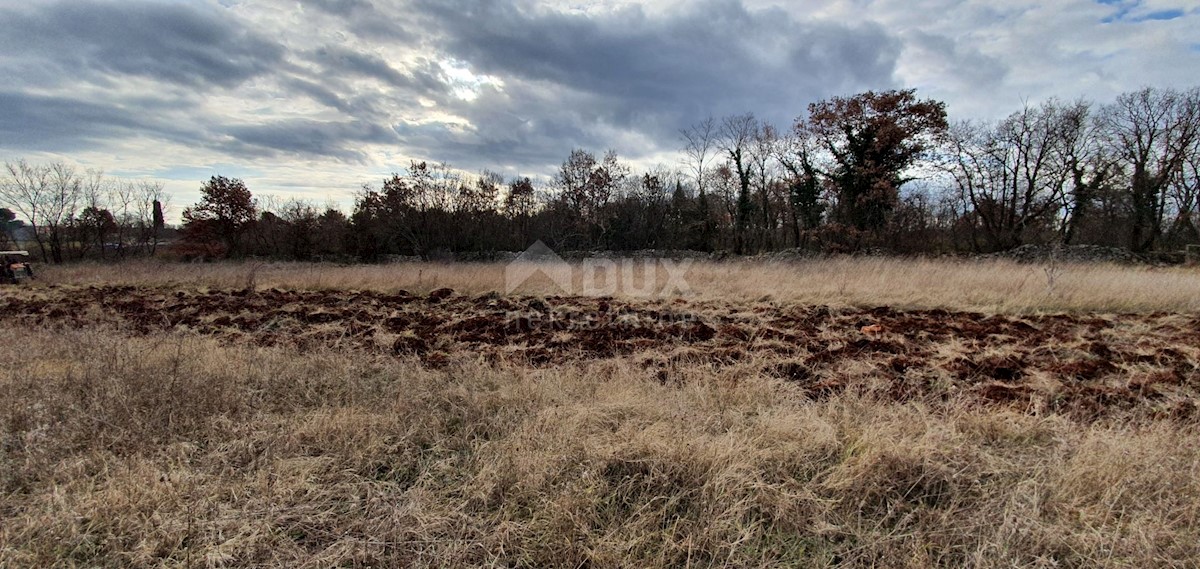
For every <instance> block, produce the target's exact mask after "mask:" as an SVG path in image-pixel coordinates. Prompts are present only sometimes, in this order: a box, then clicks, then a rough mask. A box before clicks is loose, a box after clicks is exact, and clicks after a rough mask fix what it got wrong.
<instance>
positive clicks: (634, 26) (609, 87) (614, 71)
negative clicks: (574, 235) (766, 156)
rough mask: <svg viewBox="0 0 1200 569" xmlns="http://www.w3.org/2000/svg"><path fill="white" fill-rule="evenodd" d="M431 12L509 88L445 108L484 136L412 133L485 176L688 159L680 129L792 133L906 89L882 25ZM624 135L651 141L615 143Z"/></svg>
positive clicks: (472, 64)
mask: <svg viewBox="0 0 1200 569" xmlns="http://www.w3.org/2000/svg"><path fill="white" fill-rule="evenodd" d="M417 11H418V12H419V14H420V16H419V18H421V19H422V21H425V22H427V24H426V27H428V28H429V29H432V30H437V32H436V34H435V36H434V37H433V38H432V39H431V40H430V42H431V44H432V45H434V46H436V47H437V48H438V49H439V50H441V51H443V52H444V53H446V54H447V56H449V57H450V58H452V59H453V60H456V61H459V62H463V63H465V64H466V65H467V66H468V67H469V68H471V69H472V70H473V71H474V72H475V73H481V74H486V75H491V76H496V77H499V78H501V79H502V80H503V82H504V89H503V91H499V90H486V89H485V90H484V91H483V92H482V93H481V94H480V96H479V98H478V99H475V100H472V101H470V102H463V101H455V100H453V99H452V98H451V99H444V100H442V101H441V102H442V104H443V105H444V106H445V107H446V108H449V109H451V110H452V111H453V112H454V113H455V114H457V115H459V116H461V117H464V118H466V119H467V120H468V121H469V122H470V124H471V125H472V126H473V127H474V129H473V130H472V131H471V132H470V136H464V135H463V134H462V133H460V132H456V131H453V130H446V129H440V128H439V127H436V126H430V127H426V128H425V129H423V131H422V132H420V133H419V138H418V139H413V137H414V136H417V133H413V132H403V131H402V132H401V134H402V137H404V138H406V139H408V140H409V141H410V142H416V141H417V140H419V143H418V145H419V146H420V147H425V148H432V149H436V150H440V151H445V152H447V153H449V154H453V155H461V156H463V157H464V158H465V159H467V160H470V161H471V164H472V165H474V164H482V163H486V162H489V161H490V163H491V164H495V165H508V164H512V163H513V161H514V160H522V159H524V160H538V161H539V165H541V166H543V167H544V166H547V165H552V164H553V163H556V162H558V161H561V160H562V159H563V157H564V156H565V154H566V152H567V151H569V149H570V148H571V147H576V146H580V147H586V148H591V149H593V150H600V149H603V148H606V147H618V149H619V150H620V151H621V152H623V153H625V154H627V155H632V156H634V157H636V156H637V155H639V154H647V153H653V152H656V151H663V150H669V149H673V148H675V147H677V145H678V140H677V137H678V131H679V129H681V128H685V127H686V126H688V125H689V124H691V123H693V122H695V121H697V120H700V119H702V118H704V117H705V116H709V115H714V116H723V115H731V114H740V113H744V112H747V111H752V112H755V113H756V114H758V115H759V116H761V117H763V118H765V119H767V120H769V121H771V122H774V123H776V124H778V125H780V126H783V127H787V126H788V125H790V123H791V121H792V120H793V119H794V118H795V117H796V116H798V115H800V114H802V113H803V112H804V110H805V108H806V106H807V104H808V103H809V102H811V101H813V100H816V99H819V98H822V97H827V96H829V95H833V94H843V93H853V92H857V91H860V90H865V89H881V88H888V87H892V86H894V85H895V84H896V80H895V78H894V77H893V72H894V70H895V67H896V62H897V59H898V57H899V54H900V50H901V45H900V43H899V42H898V41H897V40H896V39H895V38H894V37H892V36H891V35H889V34H888V33H886V31H884V30H883V29H882V28H881V27H879V26H876V25H870V24H866V25H856V26H846V25H840V24H834V23H829V22H801V21H799V20H797V19H795V18H793V17H791V16H789V15H788V14H786V13H784V12H782V11H779V10H757V11H755V10H749V9H747V8H746V7H745V6H743V4H742V3H741V2H740V1H738V0H707V1H704V2H700V3H698V4H694V5H691V6H688V7H685V8H681V9H680V10H676V11H673V12H672V13H671V14H670V15H665V16H660V15H649V14H647V13H645V12H643V11H642V10H640V9H638V8H630V9H625V10H622V11H618V12H615V13H610V14H607V15H584V14H579V13H565V12H561V11H556V10H552V9H546V8H539V7H537V6H535V5H533V4H531V3H528V2H499V1H494V0H493V1H484V2H477V1H474V0H458V1H450V2H445V1H437V2H435V1H433V0H421V1H420V2H419V3H418V8H417ZM622 131H624V132H627V133H630V134H636V135H637V136H632V137H631V136H625V137H623V139H622V140H618V139H614V138H613V136H614V134H619V133H620V132H622ZM631 139H638V141H636V142H635V141H633V140H631ZM647 139H649V140H650V141H651V142H647ZM517 153H519V156H516V155H514V154H517Z"/></svg>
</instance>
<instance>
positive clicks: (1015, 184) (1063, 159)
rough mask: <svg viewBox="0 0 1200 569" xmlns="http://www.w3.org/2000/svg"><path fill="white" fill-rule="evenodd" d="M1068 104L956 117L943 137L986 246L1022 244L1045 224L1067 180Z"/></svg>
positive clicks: (1069, 168)
mask: <svg viewBox="0 0 1200 569" xmlns="http://www.w3.org/2000/svg"><path fill="white" fill-rule="evenodd" d="M1074 125H1075V120H1074V117H1073V115H1072V114H1071V113H1070V112H1069V108H1068V107H1065V106H1063V105H1062V104H1060V103H1058V102H1057V101H1049V102H1047V103H1045V104H1043V105H1041V106H1039V107H1030V106H1026V107H1025V108H1024V109H1022V110H1021V111H1018V112H1016V113H1013V114H1012V115H1010V116H1009V117H1008V118H1006V119H1004V120H1002V121H1000V122H999V123H998V124H996V125H994V126H993V125H980V124H969V123H961V124H958V125H956V126H955V128H954V130H953V132H952V133H951V135H950V137H949V141H950V146H951V154H950V172H951V174H952V175H953V177H954V180H955V182H956V185H957V186H958V190H959V192H960V195H961V197H962V199H963V200H964V201H966V202H967V203H968V204H969V205H970V206H971V209H972V211H973V213H974V216H975V218H976V220H977V221H978V223H979V224H980V226H981V227H982V229H983V231H984V233H985V235H986V236H987V239H988V241H989V242H990V244H991V246H992V247H993V248H996V249H1007V248H1011V247H1015V246H1017V245H1020V244H1022V242H1023V241H1024V240H1025V238H1026V237H1027V233H1028V231H1029V230H1030V229H1031V228H1035V227H1041V228H1047V227H1049V226H1050V225H1051V224H1052V223H1053V221H1054V219H1055V215H1056V214H1057V213H1058V210H1059V208H1060V207H1061V205H1062V204H1063V201H1064V196H1065V195H1066V189H1067V187H1068V184H1069V183H1070V181H1071V180H1072V177H1073V174H1074V172H1073V171H1072V165H1073V164H1072V162H1071V159H1070V158H1071V156H1072V153H1071V149H1072V146H1071V144H1069V143H1070V142H1072V141H1073V140H1072V138H1071V137H1070V136H1068V135H1069V134H1072V131H1071V127H1073V126H1074Z"/></svg>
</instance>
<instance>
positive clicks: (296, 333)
mask: <svg viewBox="0 0 1200 569" xmlns="http://www.w3.org/2000/svg"><path fill="white" fill-rule="evenodd" d="M0 310H2V311H3V314H5V315H7V317H8V318H9V319H10V320H11V321H16V322H19V323H23V324H26V325H33V324H36V325H43V326H49V327H52V328H53V327H63V328H87V327H93V328H99V329H105V330H111V331H113V333H123V334H130V335H154V334H161V333H163V332H168V331H170V332H175V333H184V334H199V335H205V336H213V337H216V338H218V339H220V340H221V341H225V342H229V343H236V344H245V343H252V344H256V345H262V346H294V347H297V348H301V349H303V348H311V347H317V346H334V347H340V348H346V349H349V350H351V351H354V350H367V351H374V352H383V353H389V354H394V355H395V356H396V357H399V358H411V359H414V360H419V361H420V362H422V363H423V364H425V365H426V366H429V367H434V368H436V367H441V366H444V365H446V364H448V363H450V362H451V361H453V360H454V359H456V358H478V359H482V360H483V361H485V362H496V363H499V362H511V363H519V364H524V365H531V366H535V367H546V366H554V365H559V364H564V363H570V362H579V361H586V360H598V359H606V358H617V357H629V358H633V360H634V361H636V362H637V363H638V365H641V366H644V367H646V368H650V369H653V370H655V371H654V373H655V375H656V377H657V378H658V379H659V380H660V381H662V382H664V383H673V382H678V381H681V373H680V371H681V370H683V369H692V368H695V367H697V366H702V367H708V366H711V367H716V368H719V367H723V366H731V365H738V366H749V367H750V368H751V369H759V370H761V371H763V372H765V373H766V374H768V375H770V376H773V377H776V378H779V379H780V380H781V381H782V383H783V384H784V385H785V386H786V388H787V389H794V390H797V391H798V392H800V393H802V394H804V395H806V396H808V397H810V398H812V399H823V398H826V397H828V396H830V395H833V394H838V393H842V392H846V391H853V392H857V393H863V394H868V395H871V396H875V397H880V398H884V399H889V400H895V401H909V400H922V401H931V402H937V401H946V400H949V399H951V398H952V397H953V398H955V399H958V398H961V397H964V396H965V397H967V398H968V399H969V400H971V401H975V402H978V404H980V405H985V406H1002V407H1006V408H1012V409H1017V410H1020V411H1022V412H1026V413H1031V414H1041V413H1047V412H1058V413H1063V414H1066V415H1068V416H1071V417H1073V418H1077V419H1079V420H1084V421H1088V420H1094V419H1098V418H1101V417H1109V416H1122V417H1125V416H1129V417H1139V418H1147V419H1152V420H1159V419H1166V420H1170V419H1184V420H1187V419H1193V418H1195V417H1196V416H1197V403H1198V402H1200V366H1198V364H1197V362H1200V315H1195V314H1177V313H1155V314H1031V315H987V314H981V313H975V312H963V311H951V310H941V309H934V310H900V309H894V308H889V307H859V308H847V307H830V306H801V305H787V304H783V303H778V302H770V301H764V302H746V303H737V302H724V301H707V300H693V299H688V298H669V299H652V300H637V299H616V298H597V297H580V296H549V297H528V296H502V295H499V294H494V293H493V294H484V295H478V296H470V295H463V294H459V293H456V292H455V291H454V290H451V289H439V290H435V291H433V292H431V293H429V294H412V293H409V292H406V291H397V292H394V293H380V292H371V291H366V292H357V291H325V290H279V289H267V290H204V289H180V288H171V287H135V286H87V287H79V286H54V285H51V286H47V287H40V288H31V289H24V290H14V291H13V292H12V294H9V295H6V296H5V297H4V298H3V299H0Z"/></svg>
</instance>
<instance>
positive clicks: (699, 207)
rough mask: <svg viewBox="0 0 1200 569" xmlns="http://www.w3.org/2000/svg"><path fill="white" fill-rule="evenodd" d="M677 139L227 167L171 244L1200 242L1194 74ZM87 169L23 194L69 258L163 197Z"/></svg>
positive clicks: (358, 247)
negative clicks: (364, 173) (458, 165)
mask: <svg viewBox="0 0 1200 569" xmlns="http://www.w3.org/2000/svg"><path fill="white" fill-rule="evenodd" d="M680 141H681V145H682V152H681V157H682V158H681V160H680V162H679V163H678V164H675V165H673V166H671V167H665V166H663V167H656V168H651V169H649V170H647V171H641V172H634V170H633V168H632V167H631V166H630V165H629V164H627V163H625V162H623V161H622V160H621V159H620V157H619V156H618V155H617V154H616V153H615V152H612V151H609V152H607V153H604V154H602V155H597V154H595V153H593V152H591V151H588V150H583V149H576V150H573V151H571V152H570V154H569V155H568V156H567V157H566V158H565V160H564V161H563V163H562V164H561V166H560V167H559V168H558V170H557V172H556V173H555V174H554V176H553V177H552V178H551V179H550V180H548V181H535V180H533V179H530V178H528V177H518V178H514V179H509V180H505V179H504V178H503V177H502V176H500V175H498V174H495V173H493V172H488V171H484V172H481V173H479V174H478V175H467V174H464V173H463V172H461V171H459V170H456V169H455V168H453V167H452V166H450V165H448V164H445V163H433V162H428V161H414V162H412V163H411V164H410V165H409V167H408V168H406V169H404V170H403V171H402V172H398V173H394V174H392V175H390V176H389V177H387V178H386V179H384V180H382V181H381V183H380V184H379V185H371V184H368V185H364V186H363V187H362V188H361V189H360V190H359V191H358V192H357V193H356V195H355V203H354V208H353V210H352V211H351V212H350V213H349V215H347V214H345V213H343V212H341V211H339V210H338V209H337V208H334V207H325V208H319V207H317V206H315V205H313V204H311V203H309V202H305V201H300V200H290V201H286V202H282V203H278V202H270V203H267V202H263V201H261V200H258V199H256V198H255V197H254V196H253V195H252V194H251V192H250V190H249V189H248V188H247V187H246V185H245V183H244V182H243V181H241V180H238V179H231V178H225V177H221V176H215V177H213V178H212V179H210V180H209V181H208V182H207V183H205V184H204V186H203V187H202V199H201V201H200V202H198V203H196V204H193V205H192V206H190V207H188V208H187V209H185V210H184V212H183V216H182V218H183V224H182V226H181V228H180V231H181V233H180V237H181V238H180V241H179V243H178V244H176V245H175V246H173V251H174V252H175V253H176V254H178V255H181V256H185V257H206V258H215V257H222V256H231V257H240V256H251V255H253V256H271V257H278V258H289V259H299V260H311V259H358V260H363V261H378V260H382V259H386V258H388V257H390V256H417V257H421V258H427V259H428V258H438V257H441V256H447V255H450V254H454V255H457V256H460V257H461V256H464V255H466V256H471V255H477V256H479V258H485V257H486V256H487V255H489V254H491V253H495V252H499V251H519V250H523V249H524V248H526V247H528V246H529V245H530V244H531V243H533V242H534V241H536V240H541V241H544V242H545V243H547V244H548V245H549V246H551V247H553V248H555V249H558V250H618V251H631V250H642V249H663V250H665V249H670V250H694V251H702V252H722V251H724V252H730V253H734V254H754V253H762V252H768V251H776V250H781V249H805V250H812V251H820V252H833V253H837V252H854V251H859V250H863V249H883V250H887V251H891V252H895V253H905V254H912V253H929V254H938V253H962V252H993V251H1000V250H1006V249H1010V248H1013V247H1016V246H1019V245H1023V244H1030V243H1032V244H1054V243H1060V244H1068V245H1069V244H1097V245H1105V246H1117V247H1124V248H1128V249H1131V250H1133V251H1135V252H1139V253H1145V252H1150V251H1156V250H1177V249H1179V248H1181V247H1182V246H1183V245H1185V244H1190V243H1197V242H1200V232H1198V231H1197V222H1198V221H1200V213H1198V209H1197V194H1198V193H1200V182H1198V181H1200V88H1194V89H1190V90H1185V91H1179V90H1174V89H1159V88H1145V89H1141V90H1138V91H1133V92H1129V93H1125V94H1122V95H1120V96H1119V97H1117V98H1116V100H1115V101H1113V102H1112V103H1109V104H1103V105H1101V104H1096V103H1093V102H1089V101H1085V100H1079V101H1062V100H1057V99H1052V100H1049V101H1046V102H1044V103H1041V104H1038V105H1026V106H1025V107H1024V108H1022V109H1020V110H1019V111H1017V112H1015V113H1012V114H1011V115H1009V116H1008V117H1006V118H1004V119H1002V120H998V121H990V122H989V121H955V122H951V121H950V120H949V119H948V117H947V114H946V108H945V105H944V104H943V103H941V102H939V101H935V100H929V99H920V98H918V97H917V94H916V92H915V91H914V90H892V91H884V92H866V93H861V94H858V95H854V96H847V97H834V98H830V99H827V100H823V101H818V102H815V103H812V104H810V105H809V106H808V109H807V112H806V113H804V114H803V115H801V116H800V117H798V118H797V119H796V120H795V122H794V123H793V124H792V125H790V127H789V128H787V129H784V130H781V129H778V128H776V127H775V126H774V125H771V124H769V123H767V122H766V121H763V120H760V119H758V118H757V117H755V116H754V115H753V114H744V115H737V116H729V117H723V118H708V119H705V120H702V121H700V122H698V123H696V124H694V125H692V126H691V127H689V128H687V129H684V130H683V131H682V132H681V133H680ZM63 168H64V167H62V166H61V165H53V166H51V167H48V168H42V169H39V168H37V167H33V166H29V165H27V164H25V163H24V162H19V163H17V164H16V165H9V167H8V170H9V174H10V179H11V180H10V181H8V182H6V183H5V184H4V185H3V187H4V190H3V192H2V193H0V198H3V199H4V201H5V202H6V203H9V204H12V205H17V203H19V202H20V201H21V200H20V199H18V200H17V201H16V202H14V201H13V198H12V196H13V195H14V190H15V189H18V188H23V187H27V186H32V187H39V183H40V182H39V183H25V182H21V181H20V180H27V179H28V178H30V176H29V174H28V173H27V172H26V171H27V170H31V171H37V172H41V173H43V174H45V178H46V180H47V184H46V186H47V187H49V188H51V191H50V192H49V194H50V195H51V196H53V195H56V194H61V193H62V192H61V191H58V190H57V189H56V188H60V187H62V186H63V184H62V183H60V182H59V181H58V180H59V179H60V178H61V177H62V176H61V175H60V173H59V172H58V171H59V170H61V169H63ZM68 173H70V172H68ZM33 177H34V178H37V176H33ZM75 177H77V178H79V180H80V188H81V189H80V191H79V194H78V195H79V196H81V197H80V198H79V200H78V204H82V205H84V207H83V208H82V209H80V210H78V211H77V212H75V213H72V211H73V210H70V208H60V207H58V206H57V205H54V204H57V203H58V202H57V201H55V200H48V201H47V202H46V203H50V204H51V205H50V206H49V207H48V206H46V205H41V206H39V207H38V208H37V210H36V211H35V210H34V208H33V207H32V206H30V207H25V206H20V207H15V208H14V211H16V212H17V213H19V214H21V215H22V216H23V217H25V218H26V219H29V220H33V219H37V222H36V223H38V224H40V227H42V228H43V229H44V240H45V241H46V242H47V244H46V247H48V248H49V250H50V251H51V252H52V258H54V259H56V260H57V259H60V258H66V257H63V256H62V255H61V254H58V253H53V252H54V251H59V250H62V249H63V248H64V247H66V245H65V244H66V243H70V244H71V245H70V246H71V247H74V248H75V249H74V250H73V251H72V253H71V254H70V255H67V257H72V258H73V257H74V256H78V255H80V254H86V253H87V251H100V252H101V253H103V251H104V248H103V247H99V248H95V247H90V246H88V245H86V244H88V243H99V244H103V243H104V242H105V239H106V237H102V236H101V234H100V233H99V230H98V229H97V228H98V227H100V226H103V227H106V228H108V229H107V233H105V235H111V234H112V233H113V231H114V229H113V228H114V227H122V226H123V227H125V228H126V231H127V233H131V234H136V235H138V236H139V237H138V239H143V241H142V242H145V241H144V235H143V234H144V228H145V227H146V220H145V218H144V216H140V213H138V212H141V211H143V209H145V208H144V204H145V203H147V202H146V199H148V196H151V195H155V196H156V197H155V200H159V199H161V196H158V195H157V194H154V192H152V191H150V189H151V188H150V187H146V188H141V187H140V186H138V187H137V188H132V187H131V186H128V185H126V184H121V183H110V184H108V185H107V186H105V187H107V188H108V190H106V191H100V192H97V191H94V190H92V188H93V187H96V183H95V182H94V181H93V178H94V176H91V175H83V176H78V175H75ZM67 178H68V179H71V176H67ZM66 185H67V186H72V184H70V183H68V184H66ZM72 187H73V186H72ZM158 187H159V190H160V192H159V193H161V186H158ZM135 189H136V191H134V190H135ZM122 192H126V193H129V192H132V195H134V196H135V199H133V200H127V199H126V198H124V197H120V196H123V195H125V194H123V193H122ZM25 193H28V192H25ZM25 193H22V192H19V191H18V192H16V195H17V196H18V197H21V196H24V195H25ZM68 193H70V192H68ZM96 195H104V196H108V198H107V201H104V200H97V199H96V198H95V197H94V196H96ZM22 199H24V200H25V201H26V202H30V203H33V202H35V201H37V200H30V199H29V198H27V197H25V198H22ZM59 201H62V200H59ZM268 201H269V200H268ZM101 202H103V203H105V204H110V205H113V204H115V205H116V208H115V209H116V211H117V213H113V211H114V210H113V208H112V207H109V208H99V206H98V204H100V203H101ZM72 203H75V202H72ZM122 204H132V209H131V208H130V207H129V206H126V205H122ZM60 210H61V211H60ZM131 211H132V212H133V213H132V214H131V213H130V212H131ZM104 212H109V213H108V214H105V213H104ZM110 218H111V220H112V221H113V224H109V223H107V221H97V219H103V220H108V219H110ZM150 226H151V227H160V225H159V222H157V221H154V220H151V225H150ZM55 228H58V229H55ZM72 232H73V233H72ZM68 235H70V237H68ZM40 245H41V242H40V241H39V246H40ZM68 248H70V247H68Z"/></svg>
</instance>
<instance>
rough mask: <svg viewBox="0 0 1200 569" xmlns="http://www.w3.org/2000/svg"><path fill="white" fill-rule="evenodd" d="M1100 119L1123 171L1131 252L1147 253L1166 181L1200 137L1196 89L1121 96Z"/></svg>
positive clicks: (1158, 226)
mask: <svg viewBox="0 0 1200 569" xmlns="http://www.w3.org/2000/svg"><path fill="white" fill-rule="evenodd" d="M1100 120H1101V124H1102V125H1103V128H1104V131H1105V134H1106V136H1107V144H1108V146H1109V148H1110V151H1111V152H1112V153H1113V154H1114V155H1116V156H1117V157H1119V158H1120V160H1121V165H1122V166H1123V169H1124V174H1125V187H1126V191H1127V193H1128V196H1129V203H1130V207H1131V210H1132V211H1131V212H1130V217H1131V219H1130V231H1129V245H1130V248H1131V249H1133V250H1134V251H1138V252H1143V251H1147V250H1150V249H1152V248H1153V247H1154V246H1155V245H1156V244H1157V243H1158V240H1159V239H1160V237H1161V236H1162V233H1163V220H1164V217H1165V213H1166V207H1167V195H1168V189H1169V188H1170V185H1171V181H1172V179H1173V177H1174V176H1177V175H1178V174H1179V172H1180V170H1181V169H1182V168H1183V165H1184V163H1185V162H1186V161H1187V156H1188V153H1189V152H1191V151H1192V150H1193V149H1194V147H1195V142H1196V138H1197V136H1198V135H1200V89H1192V90H1190V91H1187V92H1182V93H1181V92H1179V91H1175V90H1173V89H1153V88H1146V89H1142V90H1140V91H1136V92H1132V93H1125V94H1123V95H1121V96H1120V97H1118V98H1117V100H1116V102H1114V103H1113V104H1111V105H1108V106H1106V107H1104V110H1103V111H1102V114H1101V119H1100Z"/></svg>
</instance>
